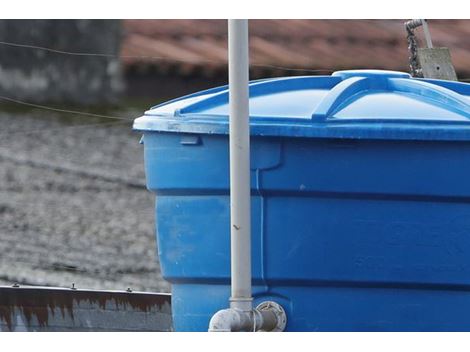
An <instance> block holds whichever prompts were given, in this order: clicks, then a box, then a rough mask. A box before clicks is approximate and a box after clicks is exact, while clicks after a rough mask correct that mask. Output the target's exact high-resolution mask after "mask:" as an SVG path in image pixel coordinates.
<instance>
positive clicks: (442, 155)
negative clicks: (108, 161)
mask: <svg viewBox="0 0 470 352" xmlns="http://www.w3.org/2000/svg"><path fill="white" fill-rule="evenodd" d="M250 115H251V190H252V192H251V194H252V255H253V285H254V286H253V290H254V301H255V302H254V304H255V305H256V304H257V303H259V302H261V301H266V300H273V301H276V302H278V303H280V304H281V305H282V306H283V307H284V309H285V310H286V312H287V315H288V322H287V330H288V331H421V330H424V331H446V330H450V331H459V330H465V331H470V314H469V312H470V85H468V84H463V83H457V82H448V81H438V80H429V79H414V78H411V77H410V76H409V75H408V74H406V73H400V72H389V71H374V70H364V71H361V70H358V71H340V72H336V73H334V74H333V75H331V76H306V77H286V78H274V79H265V80H258V81H253V82H251V83H250ZM134 129H136V130H138V131H141V132H143V134H144V139H143V140H144V149H145V167H146V175H147V185H148V188H149V189H150V190H151V191H152V192H154V193H155V194H156V232H157V240H158V248H159V256H160V261H161V267H162V271H163V276H164V277H165V278H166V279H167V280H168V281H170V282H171V283H172V294H173V299H172V304H173V318H174V325H175V329H176V330H178V331H206V330H207V328H208V323H209V319H210V318H211V316H212V315H213V314H214V313H215V312H216V311H218V310H219V309H223V308H226V307H227V305H228V299H229V295H230V218H229V217H230V211H229V147H228V88H227V87H226V86H224V87H220V88H215V89H210V90H206V91H203V92H200V93H196V94H192V95H189V96H185V97H182V98H179V99H176V100H172V101H170V102H168V103H165V104H161V105H158V106H156V107H154V108H152V109H150V110H149V111H147V112H146V113H145V115H144V116H142V117H140V118H138V119H136V120H135V123H134Z"/></svg>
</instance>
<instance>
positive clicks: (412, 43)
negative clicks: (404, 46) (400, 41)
mask: <svg viewBox="0 0 470 352" xmlns="http://www.w3.org/2000/svg"><path fill="white" fill-rule="evenodd" d="M418 21H419V22H420V23H418V22H417V21H416V20H413V21H408V22H406V23H405V29H406V40H407V41H408V51H409V52H410V57H409V62H410V73H411V75H412V76H413V77H423V70H422V69H421V66H420V64H419V61H418V42H417V40H416V35H415V29H416V27H418V26H419V25H421V20H418Z"/></svg>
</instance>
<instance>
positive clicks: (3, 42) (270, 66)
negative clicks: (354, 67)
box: [0, 41, 333, 73]
mask: <svg viewBox="0 0 470 352" xmlns="http://www.w3.org/2000/svg"><path fill="white" fill-rule="evenodd" d="M0 45H6V46H11V47H18V48H27V49H36V50H43V51H48V52H51V53H55V54H61V55H71V56H97V57H106V58H116V59H147V60H148V59H150V60H162V61H175V62H183V63H193V64H195V63H209V64H215V65H227V61H224V62H222V61H216V60H209V59H204V60H198V61H194V60H185V59H178V58H171V57H167V56H153V55H116V54H109V53H91V52H77V51H65V50H58V49H53V48H48V47H44V46H38V45H30V44H21V43H12V42H5V41H0ZM250 66H253V67H264V68H272V69H278V70H283V71H296V72H312V73H322V72H323V73H332V72H333V70H331V69H310V68H301V67H286V66H277V65H270V64H263V63H251V64H250Z"/></svg>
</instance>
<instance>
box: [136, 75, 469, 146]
mask: <svg viewBox="0 0 470 352" xmlns="http://www.w3.org/2000/svg"><path fill="white" fill-rule="evenodd" d="M228 111H229V106H228V87H227V86H223V87H218V88H214V89H209V90H206V91H202V92H198V93H195V94H191V95H187V96H184V97H182V98H178V99H175V100H171V101H169V102H166V103H164V104H160V105H157V106H155V107H153V108H152V109H150V110H148V111H147V112H146V113H145V115H144V116H142V117H140V118H138V119H136V120H135V122H134V129H136V130H140V131H159V132H180V133H206V134H228ZM250 126H251V134H252V135H262V136H288V137H311V138H367V139H417V140H470V84H466V83H460V82H451V81H441V80H431V79H416V78H412V77H410V75H409V74H407V73H403V72H394V71H381V70H353V71H338V72H335V73H333V74H332V75H331V76H301V77H283V78H273V79H264V80H257V81H252V82H250Z"/></svg>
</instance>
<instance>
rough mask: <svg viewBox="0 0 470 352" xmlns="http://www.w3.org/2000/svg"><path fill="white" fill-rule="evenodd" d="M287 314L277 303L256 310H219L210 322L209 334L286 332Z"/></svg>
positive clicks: (266, 303) (267, 304)
mask: <svg viewBox="0 0 470 352" xmlns="http://www.w3.org/2000/svg"><path fill="white" fill-rule="evenodd" d="M286 321H287V318H286V313H285V311H284V309H283V308H282V307H281V306H280V305H279V304H277V303H275V302H263V303H261V304H260V305H259V306H258V307H256V309H252V310H248V311H245V310H241V309H238V308H229V309H223V310H219V311H218V312H217V313H215V314H214V316H213V317H212V318H211V320H210V322H209V332H234V331H284V329H285V327H286Z"/></svg>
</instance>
